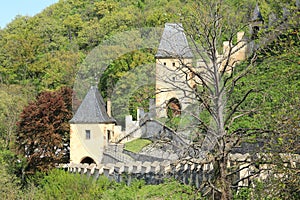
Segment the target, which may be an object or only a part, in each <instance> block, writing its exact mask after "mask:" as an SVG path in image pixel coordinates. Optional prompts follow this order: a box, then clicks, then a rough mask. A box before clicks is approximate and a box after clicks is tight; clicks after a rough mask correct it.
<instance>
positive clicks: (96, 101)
mask: <svg viewBox="0 0 300 200" xmlns="http://www.w3.org/2000/svg"><path fill="white" fill-rule="evenodd" d="M70 123H74V124H76V123H77V124H80V123H115V120H114V119H113V118H111V117H109V116H108V114H107V112H106V109H105V103H104V101H103V98H102V96H101V94H100V93H99V91H98V88H97V87H96V86H93V87H91V89H90V90H89V91H88V93H87V94H86V96H85V97H84V99H83V101H82V103H81V105H80V106H79V108H78V110H77V111H76V113H75V115H74V116H73V118H72V119H71V120H70Z"/></svg>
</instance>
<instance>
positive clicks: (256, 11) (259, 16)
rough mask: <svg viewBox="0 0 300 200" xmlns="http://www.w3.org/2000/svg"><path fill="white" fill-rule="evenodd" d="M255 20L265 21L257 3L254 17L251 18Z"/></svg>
mask: <svg viewBox="0 0 300 200" xmlns="http://www.w3.org/2000/svg"><path fill="white" fill-rule="evenodd" d="M251 20H252V21H253V22H254V21H264V19H263V17H262V15H261V13H260V10H259V6H258V4H256V6H255V8H254V11H253V16H252V19H251Z"/></svg>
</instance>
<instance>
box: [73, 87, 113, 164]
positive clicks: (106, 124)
mask: <svg viewBox="0 0 300 200" xmlns="http://www.w3.org/2000/svg"><path fill="white" fill-rule="evenodd" d="M114 126H115V120H114V119H113V118H111V117H109V116H108V114H107V112H106V109H105V104H104V101H103V98H102V96H101V95H100V93H99V91H98V89H97V87H91V88H90V90H89V91H88V93H87V94H86V96H85V98H84V99H83V101H82V103H81V105H80V106H79V108H78V110H77V111H76V113H75V115H74V117H73V118H72V119H71V120H70V162H73V163H96V164H100V162H101V160H102V156H103V151H104V148H105V147H106V146H107V144H108V142H109V141H110V139H111V138H112V137H113V134H114V132H113V130H114Z"/></svg>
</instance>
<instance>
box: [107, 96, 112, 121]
mask: <svg viewBox="0 0 300 200" xmlns="http://www.w3.org/2000/svg"><path fill="white" fill-rule="evenodd" d="M106 112H107V115H108V116H109V117H111V100H110V98H107V102H106Z"/></svg>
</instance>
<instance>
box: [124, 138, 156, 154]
mask: <svg viewBox="0 0 300 200" xmlns="http://www.w3.org/2000/svg"><path fill="white" fill-rule="evenodd" d="M151 143H152V141H151V140H147V139H135V140H132V141H130V142H127V143H126V144H125V150H127V151H131V152H134V153H138V152H140V151H141V150H142V148H144V147H145V146H147V145H148V144H151Z"/></svg>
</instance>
